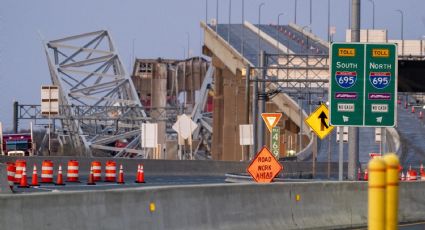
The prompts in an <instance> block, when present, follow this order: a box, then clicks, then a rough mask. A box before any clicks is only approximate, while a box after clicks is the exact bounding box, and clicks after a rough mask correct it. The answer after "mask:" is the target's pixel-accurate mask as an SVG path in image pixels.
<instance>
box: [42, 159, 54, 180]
mask: <svg viewBox="0 0 425 230" xmlns="http://www.w3.org/2000/svg"><path fill="white" fill-rule="evenodd" d="M41 183H53V162H52V161H51V160H44V161H43V162H42V163H41Z"/></svg>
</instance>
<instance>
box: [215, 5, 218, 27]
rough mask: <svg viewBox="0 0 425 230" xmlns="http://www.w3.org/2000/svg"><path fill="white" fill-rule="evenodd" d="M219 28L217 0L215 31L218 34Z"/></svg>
mask: <svg viewBox="0 0 425 230" xmlns="http://www.w3.org/2000/svg"><path fill="white" fill-rule="evenodd" d="M217 28H218V0H216V8H215V33H216V34H217Z"/></svg>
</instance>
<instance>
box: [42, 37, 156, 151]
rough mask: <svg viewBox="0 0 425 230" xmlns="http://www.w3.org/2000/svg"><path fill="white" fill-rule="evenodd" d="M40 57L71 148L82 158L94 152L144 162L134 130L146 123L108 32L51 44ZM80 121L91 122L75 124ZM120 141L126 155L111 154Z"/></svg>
mask: <svg viewBox="0 0 425 230" xmlns="http://www.w3.org/2000/svg"><path fill="white" fill-rule="evenodd" d="M45 52H46V56H47V62H48V66H49V71H50V75H51V79H52V82H53V84H54V85H57V86H59V89H60V104H61V106H62V107H61V108H63V109H62V111H61V118H60V120H61V122H62V128H63V129H64V130H67V131H68V132H69V134H70V139H71V143H72V144H73V146H74V147H75V148H77V149H81V150H83V152H84V153H85V155H92V153H93V150H94V149H97V150H102V151H112V152H111V153H116V151H119V152H120V153H122V155H123V156H129V154H125V153H130V155H131V154H132V155H137V156H141V157H145V156H144V154H142V153H141V151H139V150H140V149H141V148H140V141H139V140H140V132H137V130H139V129H140V124H141V123H142V122H146V120H147V119H148V118H147V115H146V113H145V111H144V108H143V107H142V105H141V103H140V100H139V97H138V96H137V93H136V90H135V88H134V85H133V83H132V81H131V79H130V77H129V76H127V74H126V72H125V69H124V66H123V64H122V62H121V59H120V58H119V55H118V54H117V52H116V48H115V47H114V45H113V42H112V39H111V36H110V34H109V32H108V31H106V30H100V31H95V32H90V33H85V34H80V35H75V36H70V37H66V38H62V39H58V40H53V41H50V42H47V43H46V44H45ZM81 116H84V117H85V118H92V119H76V118H77V117H81ZM129 117H131V118H136V119H129ZM123 136H125V137H126V138H128V139H129V141H131V142H132V143H135V144H133V145H132V149H127V150H126V149H124V151H122V149H116V148H111V145H113V143H114V142H115V141H117V140H119V139H120V138H122V137H123ZM100 140H108V141H106V142H105V141H100ZM94 143H96V144H94Z"/></svg>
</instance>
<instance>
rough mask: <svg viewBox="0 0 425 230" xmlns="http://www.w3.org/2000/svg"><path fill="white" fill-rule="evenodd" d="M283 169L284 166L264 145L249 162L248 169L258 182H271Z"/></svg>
mask: <svg viewBox="0 0 425 230" xmlns="http://www.w3.org/2000/svg"><path fill="white" fill-rule="evenodd" d="M282 169H283V166H282V165H281V164H280V163H279V161H277V160H276V158H275V157H274V156H273V154H272V153H271V152H270V150H269V149H268V148H267V147H266V146H264V147H263V148H262V149H261V150H260V152H258V153H257V155H256V156H255V158H254V159H253V160H252V162H251V164H249V166H248V168H247V171H248V173H249V174H251V176H252V178H253V179H254V180H255V181H256V182H261V183H270V182H271V181H272V180H273V178H275V177H276V175H277V174H279V173H280V171H282Z"/></svg>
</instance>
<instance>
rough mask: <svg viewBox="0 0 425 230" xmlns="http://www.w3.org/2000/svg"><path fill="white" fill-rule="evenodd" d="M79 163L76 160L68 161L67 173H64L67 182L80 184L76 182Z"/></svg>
mask: <svg viewBox="0 0 425 230" xmlns="http://www.w3.org/2000/svg"><path fill="white" fill-rule="evenodd" d="M78 170H79V163H78V161H76V160H69V161H68V171H67V173H66V181H67V182H80V181H79V180H78Z"/></svg>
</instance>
